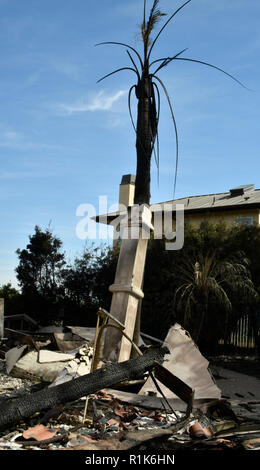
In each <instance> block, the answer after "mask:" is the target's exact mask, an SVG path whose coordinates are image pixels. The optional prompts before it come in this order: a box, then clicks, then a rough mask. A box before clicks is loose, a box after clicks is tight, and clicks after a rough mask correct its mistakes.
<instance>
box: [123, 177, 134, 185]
mask: <svg viewBox="0 0 260 470" xmlns="http://www.w3.org/2000/svg"><path fill="white" fill-rule="evenodd" d="M121 184H135V175H123V176H122V181H121Z"/></svg>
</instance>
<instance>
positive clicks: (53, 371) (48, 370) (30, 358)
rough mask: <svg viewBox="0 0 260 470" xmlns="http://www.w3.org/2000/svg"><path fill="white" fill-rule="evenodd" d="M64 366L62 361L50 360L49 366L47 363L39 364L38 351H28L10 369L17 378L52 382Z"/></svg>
mask: <svg viewBox="0 0 260 470" xmlns="http://www.w3.org/2000/svg"><path fill="white" fill-rule="evenodd" d="M63 368H64V362H62V361H57V362H52V364H51V367H50V364H49V363H44V364H40V363H39V362H38V352H37V351H30V352H29V353H27V354H25V355H24V356H23V357H22V358H21V359H19V360H18V361H17V362H16V364H15V365H14V366H13V368H12V370H11V375H12V376H13V377H19V378H32V377H36V378H38V379H41V380H44V381H46V382H52V381H53V380H54V379H55V378H56V377H57V375H58V373H59V372H60V371H61V370H62V369H63Z"/></svg>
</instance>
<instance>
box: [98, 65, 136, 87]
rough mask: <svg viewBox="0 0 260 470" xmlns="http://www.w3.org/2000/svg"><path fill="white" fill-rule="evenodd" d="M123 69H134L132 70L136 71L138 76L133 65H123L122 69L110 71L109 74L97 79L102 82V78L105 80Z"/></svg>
mask: <svg viewBox="0 0 260 470" xmlns="http://www.w3.org/2000/svg"><path fill="white" fill-rule="evenodd" d="M122 70H132V72H135V73H136V75H137V76H138V74H137V72H136V70H135V69H133V68H132V67H122V68H120V69H117V70H114V71H113V72H110V73H108V74H107V75H104V77H101V78H100V79H99V80H98V81H97V83H100V82H102V80H105V78H107V77H110V76H111V75H114V74H115V73H117V72H121V71H122Z"/></svg>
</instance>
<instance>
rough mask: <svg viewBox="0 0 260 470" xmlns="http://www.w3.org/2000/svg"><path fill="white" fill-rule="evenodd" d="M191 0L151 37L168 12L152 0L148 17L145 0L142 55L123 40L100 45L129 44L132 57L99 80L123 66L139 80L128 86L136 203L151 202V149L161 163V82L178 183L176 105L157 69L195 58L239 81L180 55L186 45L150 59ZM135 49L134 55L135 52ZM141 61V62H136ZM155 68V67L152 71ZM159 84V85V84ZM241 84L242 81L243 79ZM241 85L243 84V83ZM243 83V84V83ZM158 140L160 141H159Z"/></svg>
mask: <svg viewBox="0 0 260 470" xmlns="http://www.w3.org/2000/svg"><path fill="white" fill-rule="evenodd" d="M190 2H191V0H188V1H186V2H185V3H184V4H183V5H181V6H180V7H179V8H178V9H177V10H176V11H175V12H174V13H173V14H172V15H171V16H170V17H169V18H168V20H167V21H166V22H165V23H164V25H163V26H162V28H161V29H160V30H159V32H158V33H157V35H156V37H155V39H153V40H152V39H151V34H152V32H153V31H154V28H155V26H156V25H157V23H158V22H159V21H160V20H161V18H162V17H163V16H165V15H166V14H165V13H162V12H161V11H160V10H159V9H158V4H159V0H154V1H153V6H152V8H151V10H150V15H149V17H148V19H146V0H144V12H143V22H142V24H141V35H142V42H143V56H141V55H140V54H139V52H138V51H137V50H136V49H135V48H133V47H132V46H129V45H128V44H124V43H121V42H114V41H109V42H102V43H99V44H97V45H101V44H115V45H120V46H123V47H126V52H127V54H128V57H129V59H130V61H131V64H132V66H131V67H122V68H119V69H117V70H114V71H113V72H111V73H109V74H107V75H105V76H104V77H102V78H101V79H100V80H98V82H101V81H102V80H104V79H105V78H107V77H109V76H111V75H113V74H115V73H117V72H120V71H122V70H131V71H133V72H134V73H135V74H136V77H137V83H136V84H135V85H133V86H131V88H130V89H129V93H128V105H129V112H130V117H131V121H132V124H133V127H134V129H135V132H136V151H137V169H136V186H135V199H134V202H135V204H143V203H146V204H149V202H150V168H151V157H152V153H153V152H154V153H155V160H156V164H157V166H158V167H159V145H158V122H159V116H160V92H159V87H158V85H159V86H160V87H161V88H162V89H163V91H164V93H165V96H166V98H167V101H168V104H169V108H170V113H171V117H172V121H173V125H174V132H175V137H176V170H175V179H174V192H175V186H176V178H177V168H178V133H177V126H176V121H175V116H174V112H173V108H172V105H171V101H170V98H169V95H168V92H167V89H166V87H165V85H164V83H163V82H162V81H161V79H160V78H159V77H158V76H157V73H158V72H159V71H160V70H161V69H162V68H164V67H166V66H167V65H169V64H170V63H171V62H172V61H174V60H183V61H190V62H195V63H199V64H203V65H207V66H209V67H213V68H215V69H217V70H219V71H221V72H223V73H225V74H226V75H228V76H229V77H231V78H232V79H234V80H235V81H236V82H238V83H240V82H239V81H238V80H237V79H236V78H234V77H233V76H232V75H230V74H229V73H227V72H225V71H224V70H222V69H220V68H219V67H216V66H214V65H212V64H209V63H207V62H203V61H201V60H195V59H190V58H185V57H180V56H181V55H182V54H183V53H184V52H185V51H186V49H183V50H182V51H180V52H178V53H177V54H175V55H174V56H172V57H163V58H160V59H157V60H153V61H151V53H152V51H153V48H154V46H155V44H156V42H157V40H158V38H159V36H160V35H161V33H162V32H163V30H164V29H165V28H166V26H167V25H168V24H169V23H170V21H171V20H172V19H173V18H174V17H175V15H176V14H177V13H178V12H179V11H180V10H181V9H182V8H184V7H185V6H186V5H187V4H188V3H190ZM133 53H134V56H133ZM137 64H138V65H137ZM151 69H153V71H151ZM157 84H158V85H157ZM240 84H241V83H240ZM241 85H242V84H241ZM242 86H243V85H242ZM134 90H135V95H136V98H137V101H138V105H137V122H136V124H135V123H134V120H133V116H132V112H131V96H132V92H133V91H134ZM156 143H157V145H156Z"/></svg>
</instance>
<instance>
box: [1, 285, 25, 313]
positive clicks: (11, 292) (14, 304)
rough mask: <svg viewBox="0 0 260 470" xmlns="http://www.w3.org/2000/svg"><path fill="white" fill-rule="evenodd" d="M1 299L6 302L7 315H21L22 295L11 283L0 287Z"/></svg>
mask: <svg viewBox="0 0 260 470" xmlns="http://www.w3.org/2000/svg"><path fill="white" fill-rule="evenodd" d="M0 297H1V298H3V299H4V300H5V315H15V314H17V313H21V307H22V305H21V294H20V292H19V291H18V290H17V289H15V288H14V287H12V284H11V283H10V282H8V283H7V284H3V285H2V286H1V287H0Z"/></svg>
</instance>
